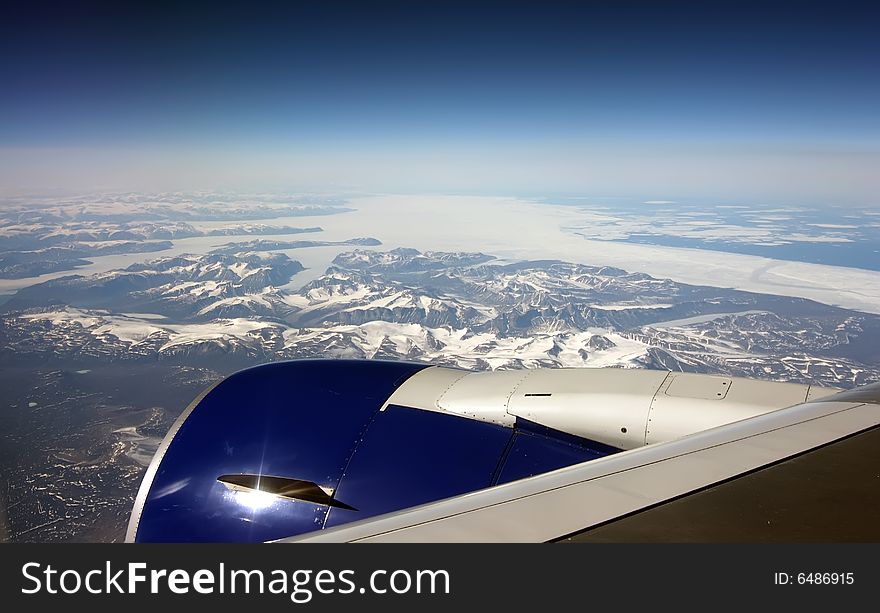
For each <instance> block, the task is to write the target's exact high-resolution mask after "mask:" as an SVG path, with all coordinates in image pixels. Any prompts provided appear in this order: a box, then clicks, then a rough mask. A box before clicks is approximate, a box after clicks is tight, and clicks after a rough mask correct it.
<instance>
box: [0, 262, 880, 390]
mask: <svg viewBox="0 0 880 613" xmlns="http://www.w3.org/2000/svg"><path fill="white" fill-rule="evenodd" d="M301 269H302V267H301V265H300V264H299V263H298V262H296V261H294V260H291V259H290V258H288V257H287V256H286V255H284V254H280V253H271V252H263V251H241V252H236V253H232V252H229V251H228V250H221V251H220V252H214V253H210V254H207V255H200V256H181V257H176V258H161V259H157V260H153V261H152V262H148V263H147V264H141V265H135V266H131V267H129V268H127V269H125V270H120V271H113V272H109V273H104V274H100V275H94V276H91V277H68V278H65V279H59V280H56V281H53V282H49V283H46V284H43V285H42V286H34V287H32V288H29V289H28V290H26V291H23V292H21V294H20V295H19V296H17V297H16V299H14V300H13V301H11V302H10V303H9V304H8V305H7V307H6V308H7V309H9V310H11V312H9V313H8V314H7V316H6V317H5V318H4V319H3V320H2V322H3V323H2V328H0V347H2V349H0V351H2V354H0V355H2V356H3V357H4V358H5V359H10V358H11V357H12V356H17V358H18V359H23V358H26V357H27V356H31V357H36V356H41V357H42V358H46V357H51V356H68V357H72V356H78V357H82V358H88V359H92V358H98V359H102V360H106V359H110V360H120V361H131V360H138V361H151V360H177V361H181V362H184V363H186V362H198V361H199V360H205V359H211V360H214V359H221V358H224V357H226V358H233V357H234V358H235V359H236V360H245V361H248V360H251V361H265V360H272V359H287V358H298V357H314V356H324V357H350V358H387V359H407V360H419V361H430V362H432V363H437V364H449V365H457V366H462V367H467V368H477V369H487V368H492V369H495V368H520V367H536V366H545V367H574V366H616V367H626V368H644V367H649V368H669V369H673V370H685V371H695V372H717V373H726V374H730V375H735V376H750V377H757V378H767V379H774V380H784V381H812V382H813V383H819V384H825V385H840V386H847V387H848V386H852V385H857V384H862V383H865V382H868V381H872V380H877V379H880V369H878V367H877V366H876V364H877V363H878V360H877V359H876V358H877V350H876V349H874V346H875V345H876V340H877V338H878V336H880V317H877V316H874V315H868V314H864V313H858V312H854V311H847V310H844V309H837V308H834V307H828V306H825V305H821V304H818V303H814V302H810V301H806V300H799V299H792V298H783V297H778V296H767V295H762V294H751V293H747V292H738V291H732V290H723V289H718V288H709V287H698V286H690V285H684V284H680V283H675V282H672V281H669V280H665V279H655V278H652V277H650V276H648V275H643V274H633V273H628V272H626V271H623V270H619V269H615V268H607V267H605V268H596V267H589V266H583V265H577V264H571V263H565V262H556V261H553V262H543V261H542V262H521V263H516V264H501V263H494V261H493V258H492V257H491V256H489V255H486V254H480V253H433V252H425V253H421V252H418V251H415V250H412V249H397V250H393V251H387V252H378V251H359V250H356V251H353V252H350V253H344V254H342V255H340V256H339V257H337V258H336V260H335V261H334V262H333V265H332V266H331V267H330V268H329V269H328V270H327V271H326V273H325V274H324V275H323V276H321V277H319V278H317V279H315V280H314V281H312V282H310V283H308V284H306V285H304V286H303V287H301V288H300V289H298V290H296V291H287V290H284V289H282V288H281V286H283V285H285V284H286V283H287V281H288V280H289V279H290V277H291V276H292V275H294V274H295V273H296V272H298V271H299V270H301ZM53 305H54V306H53Z"/></svg>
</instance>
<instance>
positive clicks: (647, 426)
mask: <svg viewBox="0 0 880 613" xmlns="http://www.w3.org/2000/svg"><path fill="white" fill-rule="evenodd" d="M670 376H672V371H671V370H669V371H666V376H665V377H663V380H662V381H661V382H660V385H658V386H657V389H656V390H654V394H653V395H652V396H651V402H649V403H648V413H647V414H646V415H645V439H644V442H643V445H647V444H648V434H649V433H650V428H651V415H652V414H653V413H654V401H655V400H656V399H657V394H659V393H660V390H662V389H663V386H664V385H666V381H667V380H668V379H669V377H670Z"/></svg>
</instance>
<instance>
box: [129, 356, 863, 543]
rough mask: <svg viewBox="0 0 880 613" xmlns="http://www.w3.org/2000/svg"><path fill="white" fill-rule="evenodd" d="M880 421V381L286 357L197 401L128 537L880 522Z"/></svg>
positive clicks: (146, 485)
mask: <svg viewBox="0 0 880 613" xmlns="http://www.w3.org/2000/svg"><path fill="white" fill-rule="evenodd" d="M878 425H880V385H878V384H874V385H871V386H866V387H863V388H858V389H855V390H850V391H844V392H841V391H840V390H834V389H827V388H817V387H811V386H807V385H798V384H789V383H772V382H765V381H753V380H746V379H739V378H731V377H723V376H713V375H700V374H691V373H676V372H666V371H650V370H630V369H535V370H524V371H496V372H471V371H467V370H460V369H452V368H445V367H440V366H428V365H425V364H408V363H400V362H382V361H348V360H300V361H292V362H282V363H277V364H271V365H266V366H260V367H256V368H252V369H248V370H246V371H242V372H240V373H236V374H235V375H232V376H230V377H229V378H227V379H225V380H224V381H222V382H221V383H219V384H218V385H216V386H215V387H213V388H211V389H209V390H207V391H206V392H205V393H203V394H202V395H201V396H200V397H199V398H197V399H196V400H195V401H194V402H193V403H192V404H191V405H190V406H189V407H188V408H187V409H186V410H185V411H184V413H183V414H182V415H181V417H180V419H179V420H178V421H177V423H175V425H174V426H173V427H172V429H171V431H170V432H169V434H168V435H167V436H166V439H165V441H163V443H162V445H161V446H160V448H159V451H158V452H157V454H156V457H155V458H154V460H153V463H152V464H151V466H150V467H149V469H148V471H147V474H146V476H145V478H144V482H143V484H142V486H141V489H140V492H139V494H138V497H137V499H136V502H135V508H134V510H133V512H132V518H131V522H130V524H129V531H128V535H127V540H129V541H136V542H149V541H250V542H253V541H260V542H262V541H281V542H292V541H336V542H338V541H348V542H362V541H394V542H401V541H405V542H438V541H442V542H450V541H452V542H467V541H479V542H489V541H493V542H500V541H502V542H503V541H515V542H524V541H525V542H536V541H553V540H574V541H601V540H612V541H623V540H642V541H643V540H679V541H681V540H707V541H720V540H739V541H755V540H763V539H767V538H770V539H772V538H776V539H782V540H786V539H787V540H822V539H823V537H827V538H832V539H833V538H835V535H837V536H836V538H837V539H838V540H845V539H843V538H841V537H840V534H841V530H848V531H849V532H847V533H846V534H849V535H850V536H851V537H852V540H872V539H876V538H877V535H878V529H877V528H876V527H875V526H874V524H875V523H876V522H875V521H874V518H875V517H876V511H877V508H878V505H877V502H878V493H877V492H878V490H880V488H878V487H877V483H878V477H877V466H878V465H880V464H878V462H877V459H878V450H880V446H878V445H877V444H876V443H878V442H880V440H878V435H877V433H878V432H880V431H878V430H877V426H878ZM791 509H795V510H797V511H798V512H799V514H798V513H792V511H791ZM860 517H861V518H862V520H859V519H858V518H860ZM835 518H836V519H837V520H840V519H842V521H836V520H835ZM774 521H775V522H776V523H775V525H774ZM768 526H770V527H769V528H768Z"/></svg>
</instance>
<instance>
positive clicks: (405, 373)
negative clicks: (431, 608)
mask: <svg viewBox="0 0 880 613" xmlns="http://www.w3.org/2000/svg"><path fill="white" fill-rule="evenodd" d="M427 366H428V365H426V364H413V363H405V362H385V361H375V360H295V361H290V362H279V363H274V364H268V365H265V366H258V367H255V368H250V369H247V370H244V371H241V372H238V373H235V374H233V375H231V376H229V377H227V378H226V379H224V380H223V381H221V382H220V383H219V384H217V385H216V386H214V387H213V388H211V389H210V390H208V391H207V392H206V393H204V394H203V395H202V396H200V397H199V398H198V399H196V400H195V401H194V402H193V403H192V404H191V405H190V406H189V407H188V408H187V409H186V410H185V411H184V413H183V414H182V415H181V417H180V419H178V421H177V422H176V423H175V424H174V426H173V427H172V429H171V431H170V432H169V433H168V435H167V436H166V438H165V440H164V441H163V443H162V445H161V446H160V448H159V450H158V452H157V454H156V457H155V458H154V460H153V463H152V464H151V466H150V468H149V469H148V470H147V474H146V476H145V478H144V482H143V484H142V485H141V490H140V492H139V494H138V498H137V500H136V502H135V508H134V510H133V513H132V518H131V521H130V524H129V532H128V540H130V541H137V542H263V541H268V540H274V539H278V538H283V537H288V536H293V535H296V534H301V533H304V532H309V531H312V530H320V529H323V528H329V527H332V526H337V525H340V524H344V523H347V522H351V521H355V520H359V519H364V518H367V517H371V516H375V515H379V514H382V513H388V512H391V511H395V510H399V509H403V508H406V507H411V506H414V505H417V504H423V503H426V502H431V501H434V500H440V499H443V498H448V497H450V496H455V495H458V494H462V493H466V492H470V491H475V490H478V489H482V488H485V487H490V486H492V485H495V484H497V483H504V482H508V481H513V480H516V479H520V478H523V477H527V476H531V475H534V474H539V473H542V472H546V471H548V470H553V469H555V468H559V467H562V466H567V465H570V464H575V463H578V462H583V461H585V460H589V459H594V458H596V457H601V456H603V455H607V454H608V453H613V452H616V451H618V450H616V449H613V448H610V447H607V446H605V445H602V444H599V443H595V442H592V441H588V440H585V439H580V438H577V437H572V436H570V435H567V434H564V433H561V432H556V431H552V430H548V429H546V428H542V427H540V426H537V425H535V424H530V423H529V422H522V421H518V422H517V424H516V426H515V427H514V428H509V427H504V426H500V425H496V424H490V423H485V422H481V421H475V420H471V419H467V418H464V417H458V416H453V415H448V414H444V413H437V412H431V411H423V410H419V409H413V408H407V407H401V406H394V405H391V406H389V407H388V408H387V409H386V410H385V411H380V410H379V409H380V408H381V407H382V405H383V404H384V403H385V401H386V400H387V399H388V397H389V396H391V394H392V393H393V392H394V390H395V389H396V388H397V387H398V386H400V385H401V384H402V383H403V382H404V381H406V379H407V378H409V377H410V376H412V375H413V374H415V373H416V372H418V371H419V370H421V369H423V368H426V367H427Z"/></svg>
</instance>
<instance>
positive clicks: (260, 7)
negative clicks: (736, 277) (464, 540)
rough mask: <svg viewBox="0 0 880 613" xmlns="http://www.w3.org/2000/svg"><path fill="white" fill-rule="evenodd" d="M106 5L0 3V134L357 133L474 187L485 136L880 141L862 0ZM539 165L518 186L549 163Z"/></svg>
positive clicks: (107, 143)
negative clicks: (17, 7)
mask: <svg viewBox="0 0 880 613" xmlns="http://www.w3.org/2000/svg"><path fill="white" fill-rule="evenodd" d="M123 4H125V3H115V4H109V5H107V6H103V7H102V6H100V5H96V4H89V3H70V6H52V5H51V4H50V3H44V6H43V8H36V9H33V8H31V9H28V11H27V12H22V13H19V14H12V15H10V17H9V19H4V20H3V22H2V25H0V53H2V57H3V58H4V60H3V62H2V64H0V79H2V81H0V82H2V83H3V90H4V93H3V95H2V97H0V147H2V148H4V149H5V150H7V151H9V150H28V151H34V150H36V149H47V150H48V149H50V150H58V149H65V150H72V149H82V150H89V151H103V152H108V151H113V150H125V151H127V152H129V153H130V152H132V151H137V152H139V153H140V154H141V155H144V156H147V157H148V158H155V157H157V156H158V157H161V156H163V155H165V156H172V157H173V156H181V155H184V152H185V155H186V156H194V155H196V156H197V155H199V153H200V152H203V153H205V154H206V155H207V154H208V153H211V154H212V155H214V154H216V152H217V151H218V150H219V151H222V152H223V153H224V155H226V156H227V158H226V162H225V163H234V159H235V156H245V157H242V158H240V159H241V161H242V164H241V165H242V166H248V165H251V166H259V165H260V162H259V160H258V159H257V158H255V157H253V156H255V155H257V156H259V155H265V154H266V152H275V153H277V154H278V155H281V156H285V155H287V156H294V158H291V159H292V160H293V159H299V158H296V156H303V155H307V154H309V153H311V154H313V155H315V156H325V157H326V159H327V160H328V162H327V163H328V164H329V165H330V166H332V167H333V168H336V169H338V170H339V171H340V173H343V170H342V167H343V166H346V165H352V164H358V163H359V162H358V160H361V159H362V157H363V156H364V155H371V154H376V153H378V154H381V155H385V156H388V159H389V160H396V159H399V158H401V157H402V158H406V159H412V158H413V157H418V156H423V158H424V160H425V161H424V164H439V163H441V162H440V161H438V159H437V155H440V157H441V158H443V159H448V158H450V157H456V156H457V155H458V154H461V155H462V156H463V157H464V158H467V159H472V160H473V161H474V162H475V163H479V160H485V161H486V164H487V168H488V169H489V171H488V172H487V174H488V175H489V176H493V177H495V178H493V179H492V180H491V181H489V182H487V184H486V186H485V187H487V188H492V187H502V186H501V185H495V184H497V183H503V181H504V176H505V175H504V173H501V174H498V173H495V174H493V172H494V170H493V169H497V166H498V164H499V162H498V158H499V156H498V155H495V154H496V153H501V154H503V155H501V156H500V157H502V158H505V156H510V155H511V154H512V152H518V151H533V152H534V151H540V152H544V154H543V155H544V158H542V159H543V166H552V167H554V168H556V166H553V163H552V162H551V161H548V159H552V160H558V159H560V158H564V159H574V158H573V157H572V156H574V157H576V156H578V155H581V156H582V157H583V156H586V157H585V158H584V160H585V161H584V164H589V163H590V162H589V160H590V159H591V158H590V156H596V155H601V151H602V150H603V147H607V148H608V150H609V151H611V152H616V153H614V154H615V155H623V156H624V157H626V156H630V157H632V156H634V155H636V156H638V155H641V154H642V153H643V152H648V153H649V154H650V155H662V153H663V152H664V151H665V152H667V153H668V154H669V155H673V156H684V157H683V158H682V162H681V163H682V164H684V163H685V161H684V159H685V158H686V157H687V156H696V157H698V158H699V157H701V156H703V157H704V156H705V155H710V154H711V155H721V156H722V157H724V156H725V155H726V156H730V155H733V156H742V155H748V154H760V155H764V156H768V155H769V156H781V155H795V156H801V158H802V157H803V156H804V155H807V156H815V155H822V156H827V155H838V156H840V155H842V156H849V157H847V159H850V158H851V157H852V156H856V158H858V159H859V160H861V161H860V162H858V163H864V156H865V155H868V156H872V155H874V154H876V152H877V150H878V143H880V140H878V136H880V114H878V112H877V109H878V108H880V79H878V70H877V67H878V59H880V42H878V41H880V37H878V36H877V32H878V30H880V28H878V25H880V20H878V12H877V9H873V8H870V7H869V6H867V3H849V2H839V1H838V2H822V3H811V2H760V3H750V2H692V3H678V2H651V3H635V2H626V1H622V2H609V3H603V4H601V5H592V3H554V2H541V3H538V2H536V3H532V4H515V3H500V2H499V3H484V4H479V5H478V4H476V3H454V2H377V3H368V2H362V3H334V2H310V3H282V4H279V5H274V6H273V5H269V4H260V3H242V4H240V5H239V6H238V7H230V6H228V5H226V4H225V3H224V5H223V6H213V5H211V4H207V3H206V4H203V5H195V6H194V5H188V6H187V7H184V8H181V7H177V6H175V4H174V3H167V4H163V3H145V6H144V7H142V8H140V9H138V8H132V7H127V6H121V5H123ZM181 4H182V3H181ZM217 4H218V5H219V4H221V3H217ZM438 152H440V153H439V154H438ZM229 156H231V157H229ZM248 156H250V157H248ZM468 156H470V157H468ZM547 156H549V158H547ZM667 157H668V156H667ZM737 159H740V158H737ZM873 160H874V158H871V161H873ZM814 162H815V160H814ZM21 163H24V162H21ZM57 163H59V164H61V163H63V160H61V161H59V162H57ZM96 163H97V162H96ZM216 163H217V164H218V165H222V163H223V162H221V161H220V160H217V161H216ZM291 163H294V162H293V161H292V162H291ZM389 163H392V162H391V161H389ZM500 163H501V164H507V165H508V167H510V168H513V167H517V168H519V167H520V166H523V165H525V166H528V165H529V164H527V163H526V161H524V160H518V161H517V160H514V161H510V160H507V161H504V160H502V162H500ZM621 163H624V162H621ZM640 163H641V164H642V165H643V166H644V164H647V163H648V162H644V161H642V162H640ZM469 165H471V164H470V163H469ZM517 165H519V166H517ZM330 166H328V168H327V169H325V172H324V175H326V176H329V175H332V172H333V171H332V169H331V168H330ZM537 166H538V167H539V168H538V170H537V171H536V176H535V180H534V181H532V182H531V183H532V184H533V185H531V186H532V187H536V188H541V187H542V185H543V183H547V184H548V185H547V186H546V187H547V188H550V187H552V185H549V184H551V183H554V182H558V178H554V177H553V176H548V175H547V172H546V170H541V168H543V166H542V164H537ZM570 173H571V174H572V178H574V175H576V174H577V170H576V168H574V169H571V170H570ZM318 174H321V173H318ZM514 174H517V175H520V174H521V173H519V172H516V173H514ZM641 174H644V173H640V176H641ZM324 175H322V176H324ZM496 175H497V176H496ZM455 176H456V175H455V171H454V169H451V170H448V171H447V172H445V174H443V176H442V178H438V179H437V180H436V181H435V183H436V185H430V183H431V181H432V179H431V178H430V177H426V178H425V180H426V187H438V188H441V187H455ZM621 176H626V175H625V173H623V174H622V175H621ZM291 180H292V181H294V182H295V181H297V180H299V179H297V178H296V177H291ZM469 181H470V179H468V180H464V181H462V182H461V183H462V187H467V186H468V185H469ZM350 182H351V184H352V185H355V184H357V182H358V181H357V179H356V177H355V178H353V179H352V180H351V181H350ZM471 182H472V181H471ZM563 182H564V181H563ZM569 183H571V184H572V186H575V185H576V181H569ZM441 184H442V185H441ZM589 186H590V184H589V183H588V184H586V185H585V186H584V187H589ZM390 187H393V186H389V188H390ZM599 187H601V188H606V187H613V186H606V185H601V186H599V185H596V188H599Z"/></svg>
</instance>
